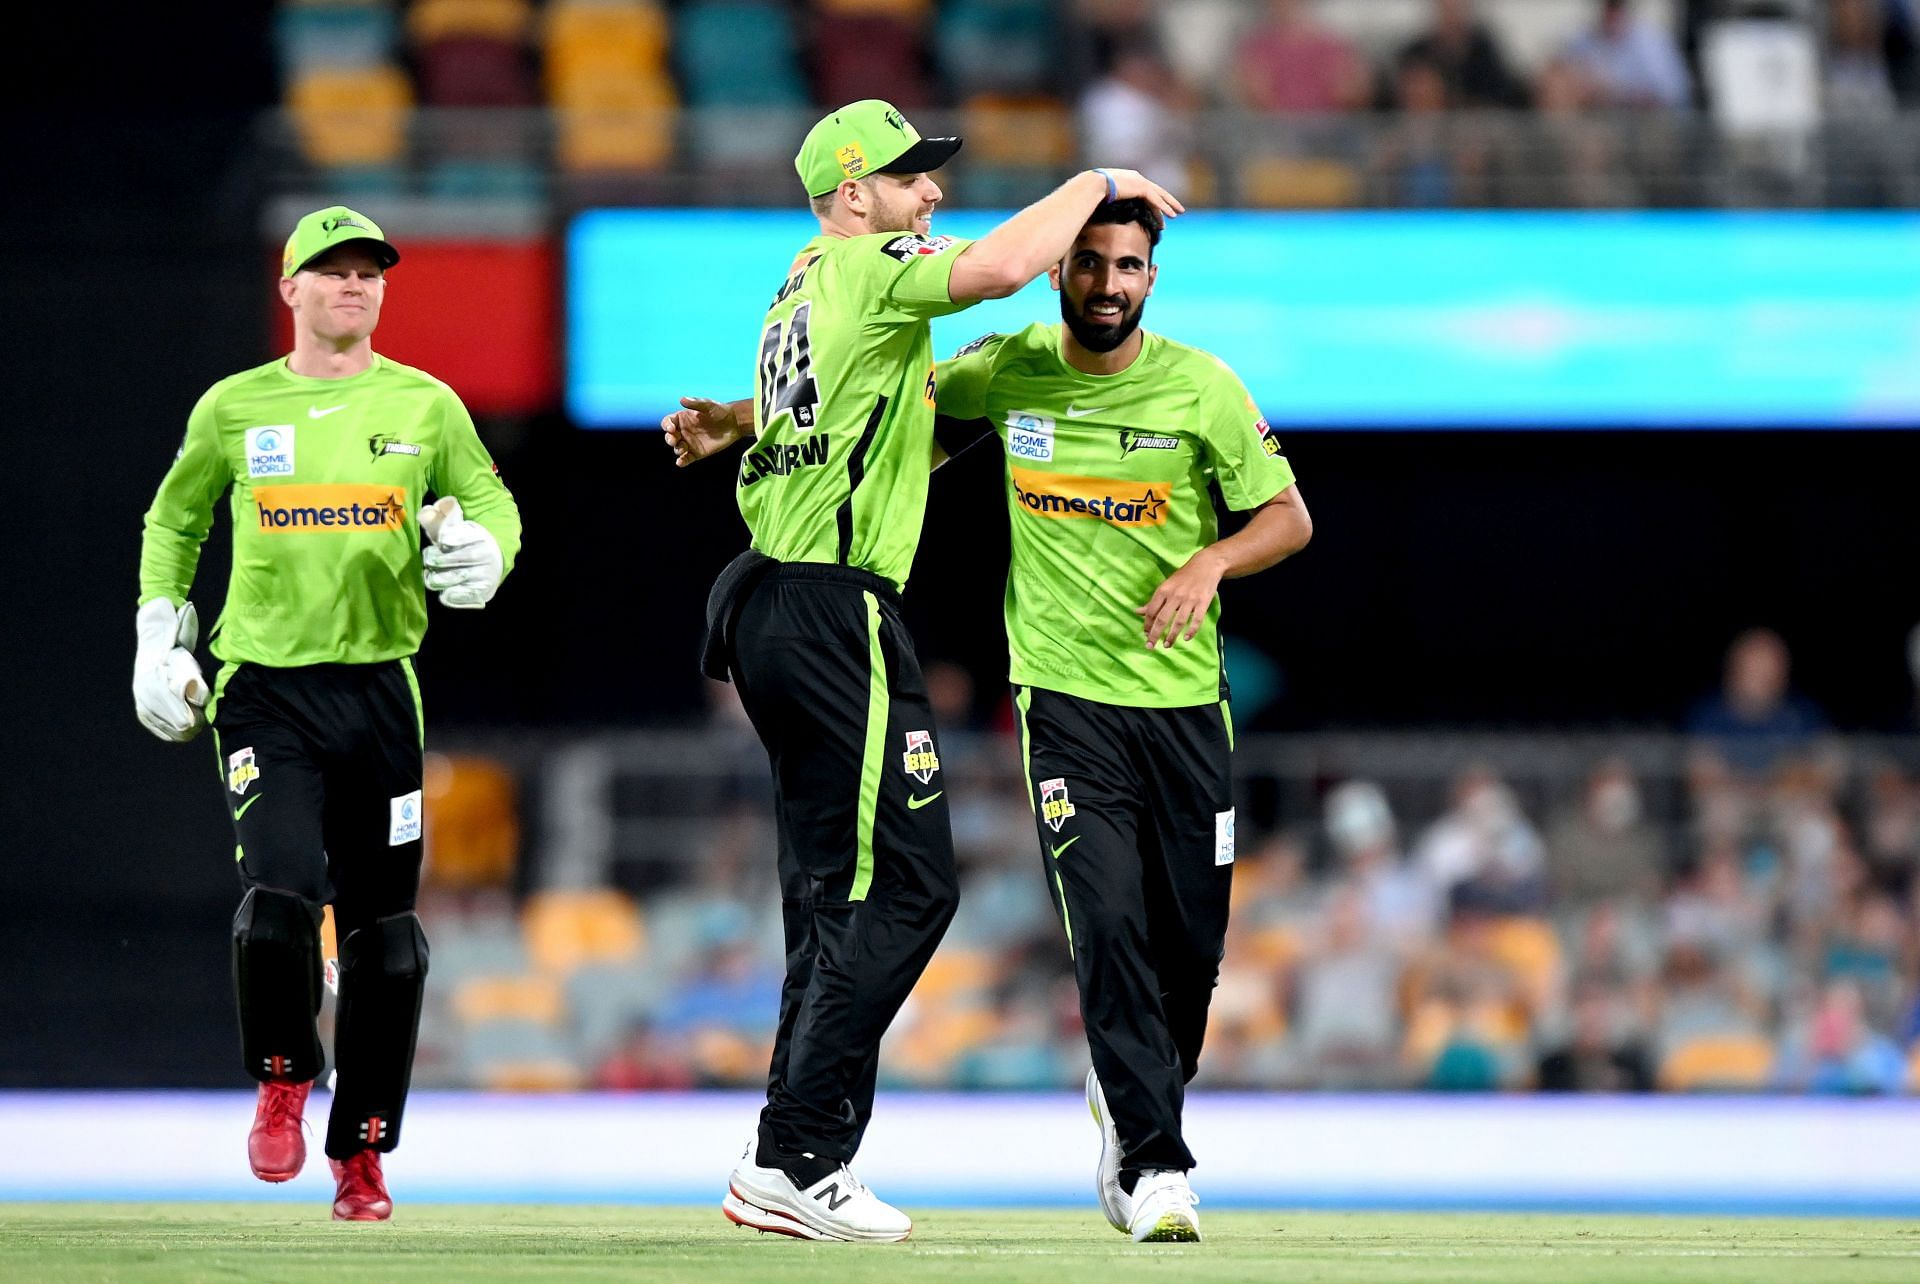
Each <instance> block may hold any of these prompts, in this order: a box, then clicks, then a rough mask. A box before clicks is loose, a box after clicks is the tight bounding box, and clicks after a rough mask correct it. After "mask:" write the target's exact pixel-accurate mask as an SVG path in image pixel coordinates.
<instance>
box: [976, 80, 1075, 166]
mask: <svg viewBox="0 0 1920 1284" xmlns="http://www.w3.org/2000/svg"><path fill="white" fill-rule="evenodd" d="M962 114H963V118H964V121H965V123H964V125H963V126H962V128H961V131H960V132H961V134H962V136H963V137H965V138H966V140H967V147H966V151H965V152H964V153H963V155H965V156H966V157H967V159H968V160H969V161H970V162H973V163H978V164H983V165H995V166H1003V167H1007V168H1019V169H1044V168H1047V167H1050V166H1059V165H1065V164H1067V163H1069V162H1070V161H1072V159H1073V157H1074V154H1075V153H1076V152H1077V151H1078V149H1079V145H1080V144H1079V134H1078V131H1076V130H1075V129H1074V125H1073V116H1072V114H1071V113H1069V112H1068V111H1067V109H1066V107H1065V106H1064V105H1062V104H1061V103H1060V102H1058V101H1056V100H1055V99H1052V98H1046V97H1039V96H1022V97H1013V96H1006V95H999V94H980V95H976V96H975V97H973V98H970V99H968V100H967V104H966V106H965V108H963V110H962Z"/></svg>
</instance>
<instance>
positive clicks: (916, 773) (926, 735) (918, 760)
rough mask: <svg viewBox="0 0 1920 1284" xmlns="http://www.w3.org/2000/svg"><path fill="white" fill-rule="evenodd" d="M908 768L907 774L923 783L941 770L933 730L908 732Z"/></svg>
mask: <svg viewBox="0 0 1920 1284" xmlns="http://www.w3.org/2000/svg"><path fill="white" fill-rule="evenodd" d="M906 768H907V774H908V775H909V776H912V777H913V778H914V779H915V780H917V781H919V782H920V783H921V784H923V785H924V784H927V783H928V782H929V781H931V780H932V779H933V773H934V772H936V771H938V770H940V755H939V754H937V753H935V752H934V750H933V733H932V732H931V731H909V732H908V733H907V752H906Z"/></svg>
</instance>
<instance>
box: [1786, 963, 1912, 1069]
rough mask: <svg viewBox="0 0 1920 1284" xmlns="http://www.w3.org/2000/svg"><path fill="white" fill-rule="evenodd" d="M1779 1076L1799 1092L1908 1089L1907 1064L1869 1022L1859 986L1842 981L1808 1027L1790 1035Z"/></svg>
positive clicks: (1831, 987) (1826, 993)
mask: <svg viewBox="0 0 1920 1284" xmlns="http://www.w3.org/2000/svg"><path fill="white" fill-rule="evenodd" d="M1775 1077H1776V1081H1777V1084H1778V1086H1780V1087H1782V1088H1786V1089H1788V1090H1790V1091H1795V1092H1830V1093H1854V1094H1860V1093H1895V1092H1899V1091H1901V1090H1902V1089H1903V1088H1904V1087H1905V1086H1906V1081H1907V1061H1906V1058H1905V1057H1904V1056H1902V1055H1901V1053H1900V1047H1899V1045H1898V1044H1896V1043H1895V1042H1894V1041H1893V1040H1892V1039H1890V1038H1888V1037H1887V1036H1886V1035H1884V1034H1882V1033H1881V1032H1880V1031H1878V1030H1876V1029H1874V1028H1873V1027H1872V1026H1871V1025H1869V1024H1868V1023H1867V1018H1866V1004H1865V1002H1864V1000H1863V999H1862V998H1861V995H1860V987H1859V986H1858V985H1856V984H1855V983H1854V982H1852V981H1850V980H1842V981H1834V982H1832V983H1830V984H1829V985H1828V986H1827V987H1826V989H1825V990H1824V991H1823V992H1822V993H1821V996H1820V1005H1819V1007H1818V1008H1816V1009H1815V1010H1814V1013H1813V1017H1812V1019H1811V1020H1810V1021H1808V1022H1807V1026H1806V1029H1805V1030H1804V1031H1802V1032H1800V1033H1798V1034H1796V1035H1793V1036H1789V1038H1788V1040H1787V1043H1786V1047H1785V1048H1783V1049H1782V1052H1781V1057H1780V1064H1779V1065H1778V1067H1777V1068H1776V1070H1775Z"/></svg>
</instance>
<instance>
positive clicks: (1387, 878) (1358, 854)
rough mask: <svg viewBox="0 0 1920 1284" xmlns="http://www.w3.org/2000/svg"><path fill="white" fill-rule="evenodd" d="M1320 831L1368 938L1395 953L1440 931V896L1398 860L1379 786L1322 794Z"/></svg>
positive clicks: (1352, 785) (1363, 783) (1352, 783)
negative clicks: (1351, 891) (1328, 841)
mask: <svg viewBox="0 0 1920 1284" xmlns="http://www.w3.org/2000/svg"><path fill="white" fill-rule="evenodd" d="M1326 827H1327V837H1328V838H1330V839H1331V840H1332V841H1333V849H1334V852H1335V853H1336V855H1337V856H1338V857H1339V860H1340V866H1341V869H1342V871H1343V873H1344V876H1345V878H1346V880H1347V881H1348V883H1350V884H1351V885H1352V887H1353V888H1354V889H1355V891H1356V892H1357V894H1358V895H1359V897H1360V900H1361V902H1362V908H1363V910H1364V912H1365V916H1366V919H1367V921H1368V922H1369V923H1370V924H1372V928H1373V932H1374V935H1375V936H1376V937H1377V938H1378V939H1379V940H1380V941H1382V942H1383V943H1385V944H1386V945H1387V946H1389V947H1390V948H1391V949H1393V950H1394V951H1396V952H1397V953H1401V954H1408V953H1411V952H1413V951H1415V950H1418V949H1420V948H1422V947H1424V946H1426V945H1427V944H1428V943H1430V942H1431V941H1432V940H1433V938H1434V935H1435V934H1436V933H1437V932H1438V930H1439V927H1440V912H1441V909H1442V908H1443V904H1442V901H1441V898H1440V893H1439V890H1438V889H1437V888H1436V887H1435V886H1434V884H1433V883H1432V882H1431V881H1430V880H1428V879H1427V878H1425V877H1423V876H1422V875H1421V874H1420V872H1419V871H1417V870H1415V869H1414V868H1413V867H1412V866H1410V865H1408V864H1407V862H1406V861H1404V860H1403V859H1401V856H1400V845H1399V834H1398V833H1397V831H1396V830H1395V827H1394V822H1393V809H1392V808H1391V807H1390V806H1389V805H1388V803H1387V795H1386V793H1385V792H1384V791H1383V790H1382V789H1381V788H1380V786H1378V785H1376V784H1374V783H1373V782H1372V781H1371V780H1349V781H1347V782H1346V783H1345V784H1342V785H1340V786H1338V787H1336V788H1335V789H1334V790H1333V792H1331V793H1329V794H1328V795H1327V805H1326Z"/></svg>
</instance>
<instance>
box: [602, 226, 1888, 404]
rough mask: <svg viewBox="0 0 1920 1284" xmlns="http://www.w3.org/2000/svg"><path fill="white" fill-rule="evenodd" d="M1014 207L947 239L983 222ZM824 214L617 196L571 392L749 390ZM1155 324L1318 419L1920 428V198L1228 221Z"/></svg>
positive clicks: (1000, 317)
mask: <svg viewBox="0 0 1920 1284" xmlns="http://www.w3.org/2000/svg"><path fill="white" fill-rule="evenodd" d="M1001 217H1003V215H1000V214H993V213H981V212H956V213H951V214H941V215H939V216H938V217H937V218H936V221H935V228H936V230H937V231H939V232H942V233H946V234H949V235H956V236H974V235H979V234H981V233H983V232H985V231H986V230H988V229H989V228H991V227H992V226H993V225H994V224H995V223H996V222H998V221H999V219H1000V218H1001ZM816 226H817V225H816V223H815V221H814V220H813V218H812V217H811V216H809V215H808V214H806V213H805V211H800V210H796V211H792V212H788V211H744V210H733V211H729V210H595V211H589V212H587V213H584V214H582V215H580V216H579V217H578V218H577V219H576V220H575V221H574V223H573V226H572V228H571V230H570V232H569V236H568V253H567V358H568V360H567V366H568V375H567V405H568V409H569V411H570V413H571V414H572V416H573V418H574V419H575V420H576V421H577V422H578V423H581V424H583V425H585V426H588V427H602V428H623V427H654V426H657V424H658V421H659V417H660V416H661V415H662V414H663V413H665V412H666V411H668V410H670V409H672V408H673V407H674V405H675V404H676V399H677V398H678V397H679V396H680V395H681V394H683V393H699V394H702V395H706V396H714V397H741V396H747V395H750V393H751V386H752V385H751V381H752V374H753V361H754V356H755V354H756V352H757V342H758V338H759V325H760V319H761V316H762V315H763V313H764V312H765V310H766V307H767V305H768V303H769V301H770V300H771V298H772V296H773V293H774V291H775V290H776V289H777V288H778V287H779V286H780V284H781V282H782V281H783V280H784V279H785V277H786V270H787V266H788V264H789V263H790V262H791V261H792V258H793V254H794V252H795V251H796V250H797V249H798V248H799V247H800V246H801V245H802V244H804V243H805V241H806V240H807V239H808V238H809V237H810V236H811V235H812V234H813V233H814V231H815V228H816ZM1157 261H1158V262H1159V264H1160V270H1161V271H1160V284H1159V288H1158V289H1157V290H1156V292H1155V293H1154V296H1153V298H1152V300H1151V301H1150V302H1149V303H1148V305H1147V316H1146V325H1147V326H1148V327H1149V328H1150V329H1154V330H1157V331H1159V332H1161V333H1163V334H1166V335H1168V336H1170V337H1172V338H1175V339H1179V340H1180V341H1182V342H1185V343H1190V344H1194V345H1196V346H1198V347H1202V348H1205V349H1207V350H1208V351H1210V352H1213V353H1215V354H1217V355H1218V356H1220V357H1222V358H1223V359H1225V360H1226V361H1227V363H1228V364H1229V365H1231V366H1232V367H1233V368H1234V369H1235V370H1236V371H1237V372H1238V373H1239V374H1240V376H1241V378H1242V379H1244V380H1245V381H1246V383H1247V386H1248V387H1249V388H1250V389H1251V390H1252V391H1253V393H1254V396H1255V398H1256V399H1257V400H1258V401H1259V403H1260V406H1261V409H1262V411H1263V412H1264V413H1265V415H1266V417H1267V419H1268V420H1269V421H1271V422H1273V423H1275V424H1285V425H1289V426H1293V427H1297V428H1299V427H1304V428H1422V427H1465V428H1474V427H1487V428H1529V427H1531V428H1552V427H1601V428H1606V427H1627V428H1645V427H1675V428H1679V427H1867V426H1878V427H1894V426H1916V425H1920V215H1914V214H1911V213H1895V214H1883V213H1864V212H1862V213H1851V212H1848V213H1833V212H1820V213H1739V214H1730V213H1717V212H1698V213H1691V212H1690V213H1628V214H1614V213H1564V214H1563V213H1511V212H1503V213H1435V214H1426V213H1351V214H1282V213H1247V212H1235V213H1213V212H1195V213H1192V214H1189V215H1187V216H1185V217H1183V218H1181V219H1179V220H1178V221H1177V222H1176V223H1175V224H1174V225H1173V226H1172V227H1171V228H1170V229H1169V230H1168V233H1167V236H1166V239H1165V240H1164V241H1163V242H1162V243H1161V246H1160V250H1159V254H1158V256H1157ZM1058 317H1059V310H1058V304H1057V303H1056V301H1055V298H1054V296H1053V294H1052V292H1051V291H1050V290H1049V289H1048V287H1047V285H1046V282H1045V280H1044V279H1042V280H1040V281H1037V282H1035V283H1034V284H1033V285H1030V286H1029V287H1027V289H1025V290H1023V291H1022V292H1021V293H1019V294H1018V295H1015V296H1014V297H1013V298H1010V299H1000V300H995V301H992V302H989V303H983V304H981V305H979V306H977V307H974V308H971V309H968V310H967V311H965V312H962V313H959V314H957V315H955V316H951V317H945V318H942V319H940V320H939V321H937V322H935V323H934V348H935V352H936V354H938V355H939V356H942V357H944V356H946V355H948V354H950V353H951V352H952V351H953V350H954V349H955V348H957V347H959V346H960V345H961V344H963V343H965V342H967V341H968V340H970V339H973V338H976V337H978V336H979V335H980V334H982V333H985V332H986V331H989V330H1012V329H1017V328H1019V327H1020V326H1023V325H1025V324H1027V323H1028V322H1030V321H1034V320H1057V319H1058Z"/></svg>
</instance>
